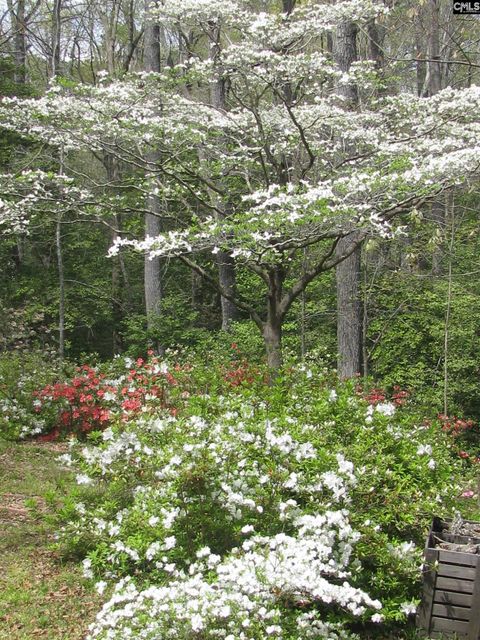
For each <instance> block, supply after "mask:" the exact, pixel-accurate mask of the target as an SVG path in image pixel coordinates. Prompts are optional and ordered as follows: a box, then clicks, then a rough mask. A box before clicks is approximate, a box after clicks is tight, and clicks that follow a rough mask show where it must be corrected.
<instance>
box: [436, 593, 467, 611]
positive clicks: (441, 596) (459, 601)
mask: <svg viewBox="0 0 480 640" xmlns="http://www.w3.org/2000/svg"><path fill="white" fill-rule="evenodd" d="M433 601H434V602H435V603H438V604H452V605H457V606H458V607H471V605H472V596H471V595H470V594H469V593H455V592H454V591H439V590H438V589H436V590H435V594H434V596H433Z"/></svg>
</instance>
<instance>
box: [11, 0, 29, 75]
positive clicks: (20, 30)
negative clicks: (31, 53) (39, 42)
mask: <svg viewBox="0 0 480 640" xmlns="http://www.w3.org/2000/svg"><path fill="white" fill-rule="evenodd" d="M7 5H8V11H9V14H10V23H11V26H12V30H13V32H14V36H13V48H14V51H13V59H14V60H15V70H14V75H13V79H14V82H15V84H17V85H21V86H24V85H25V83H26V78H27V74H26V62H27V36H26V24H25V20H26V16H25V0H17V3H16V6H14V5H13V2H12V0H8V2H7Z"/></svg>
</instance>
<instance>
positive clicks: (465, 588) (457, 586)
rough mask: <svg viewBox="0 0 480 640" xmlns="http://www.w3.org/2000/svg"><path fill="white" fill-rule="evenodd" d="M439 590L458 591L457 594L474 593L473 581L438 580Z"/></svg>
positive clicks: (456, 579)
mask: <svg viewBox="0 0 480 640" xmlns="http://www.w3.org/2000/svg"><path fill="white" fill-rule="evenodd" d="M436 587H437V589H441V590H444V591H456V592H457V593H473V582H472V581H471V580H459V579H458V578H441V577H440V576H439V577H438V578H437V583H436Z"/></svg>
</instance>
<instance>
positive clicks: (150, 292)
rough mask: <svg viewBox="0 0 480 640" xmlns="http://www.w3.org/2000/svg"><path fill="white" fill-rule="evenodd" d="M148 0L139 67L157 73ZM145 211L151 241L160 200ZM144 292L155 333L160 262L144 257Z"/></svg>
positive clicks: (156, 34) (151, 199)
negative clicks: (141, 64)
mask: <svg viewBox="0 0 480 640" xmlns="http://www.w3.org/2000/svg"><path fill="white" fill-rule="evenodd" d="M150 4H151V2H150V0H145V11H146V20H145V35H144V44H143V47H144V49H143V61H144V62H143V66H144V69H145V71H153V72H155V73H159V72H160V69H161V64H160V27H159V26H158V25H157V24H155V23H153V22H152V21H151V20H149V16H148V11H149V7H150ZM159 159H160V156H159V153H158V152H155V151H152V152H151V153H150V154H148V156H147V161H148V162H149V163H150V164H152V165H153V166H155V165H156V164H157V163H158V161H159ZM147 209H148V210H149V211H150V212H151V213H146V214H145V237H155V236H158V235H159V234H160V233H161V230H162V229H161V221H160V218H159V214H160V212H161V203H160V198H159V197H158V195H156V194H155V193H153V192H151V193H150V194H149V196H148V198H147ZM144 288H145V310H146V313H147V326H148V329H149V330H150V331H155V328H156V327H157V325H158V319H159V317H160V313H161V303H162V293H163V292H162V283H161V262H160V258H158V257H155V258H153V259H150V258H149V256H148V255H145V262H144ZM154 348H156V350H157V351H161V346H160V345H159V344H157V345H154Z"/></svg>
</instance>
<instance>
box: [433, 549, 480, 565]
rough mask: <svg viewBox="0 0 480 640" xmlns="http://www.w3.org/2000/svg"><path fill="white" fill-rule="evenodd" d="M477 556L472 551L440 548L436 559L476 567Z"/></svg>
mask: <svg viewBox="0 0 480 640" xmlns="http://www.w3.org/2000/svg"><path fill="white" fill-rule="evenodd" d="M478 558H479V556H477V555H475V554H473V553H463V552H460V551H443V550H442V549H440V552H439V554H438V561H439V562H440V563H442V562H451V563H453V564H462V565H465V566H466V567H476V566H477V563H478Z"/></svg>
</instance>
